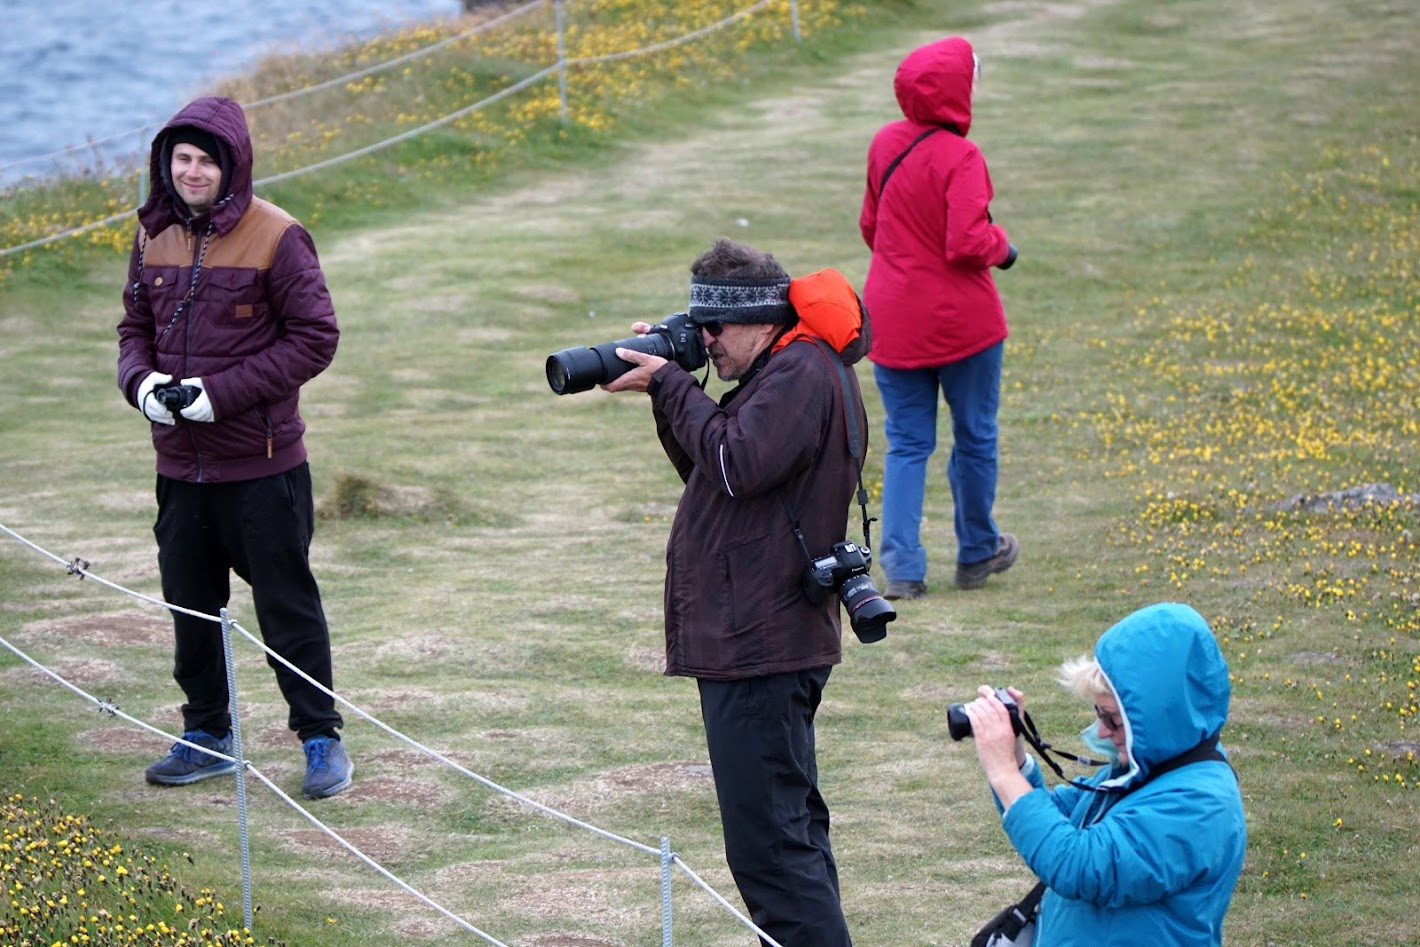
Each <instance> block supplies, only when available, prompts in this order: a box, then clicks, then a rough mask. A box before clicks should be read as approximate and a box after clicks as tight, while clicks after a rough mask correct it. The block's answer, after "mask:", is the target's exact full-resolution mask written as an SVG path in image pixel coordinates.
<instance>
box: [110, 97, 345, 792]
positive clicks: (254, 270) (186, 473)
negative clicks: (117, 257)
mask: <svg viewBox="0 0 1420 947" xmlns="http://www.w3.org/2000/svg"><path fill="white" fill-rule="evenodd" d="M150 175H151V180H152V182H153V183H152V193H151V194H150V196H149V198H148V201H147V202H146V203H145V204H144V205H143V206H142V207H141V208H140V209H139V211H138V220H139V228H138V232H137V234H136V236H135V238H134V242H133V254H132V257H131V259H130V262H129V268H128V282H127V284H126V285H125V287H124V292H123V307H124V316H123V320H122V321H121V322H120V323H119V325H118V338H119V355H118V386H119V389H120V390H121V391H122V392H123V394H124V397H125V398H127V399H128V401H129V402H130V403H131V404H133V405H134V406H136V407H137V408H138V410H139V411H141V412H142V413H143V414H144V415H146V416H147V419H148V421H149V423H150V426H151V429H152V437H153V446H154V447H155V448H156V450H157V468H158V482H157V499H158V518H157V522H156V523H155V525H154V527H153V532H154V534H155V536H156V537H157V541H158V565H159V568H160V570H161V572H162V580H163V596H164V598H165V599H166V600H167V601H168V602H169V603H170V604H173V605H177V606H181V607H182V608H185V609H190V610H192V611H195V612H199V613H201V614H204V615H215V614H217V613H218V612H219V611H220V610H221V609H222V608H225V607H226V605H227V601H228V597H229V595H230V573H231V572H232V571H235V572H236V573H237V575H239V576H240V577H241V578H242V579H244V580H246V581H247V582H248V583H249V584H250V585H251V588H252V601H253V605H254V606H255V609H256V617H257V621H258V623H259V624H260V627H261V633H262V637H263V638H264V639H265V641H266V643H267V646H268V647H270V648H271V649H272V650H273V651H275V652H276V653H277V654H280V655H281V656H283V657H284V658H285V659H286V660H288V661H290V662H291V663H292V664H293V665H294V666H295V667H297V668H300V669H301V671H302V672H303V673H305V674H307V675H309V676H310V677H311V679H312V680H315V681H318V682H320V684H321V685H322V686H324V687H325V688H327V689H329V688H330V687H331V684H332V667H331V657H330V634H329V630H328V628H327V626H326V620H325V613H324V610H323V609H322V607H321V600H320V591H319V589H318V588H317V586H316V581H315V578H314V576H312V574H311V568H310V558H309V552H310V542H311V537H312V535H313V532H314V505H313V501H312V494H311V474H310V468H309V466H308V465H307V463H306V449H305V445H304V443H303V441H302V435H303V433H304V432H305V423H304V422H303V421H302V420H301V416H300V414H299V413H298V411H297V402H298V399H299V397H300V389H301V386H302V385H303V384H305V383H306V382H307V381H309V380H310V379H312V378H314V377H315V376H316V375H318V374H319V373H320V372H321V371H322V370H323V369H324V368H325V367H326V366H327V365H329V364H330V361H331V359H332V358H333V357H334V355H335V348H336V343H337V341H338V339H339V330H338V329H337V327H336V322H335V310H334V308H333V306H332V304H331V300H330V294H329V292H328V291H327V290H326V285H325V277H324V275H323V274H322V272H321V268H320V262H319V260H318V259H317V257H316V250H315V245H314V244H313V243H312V242H311V238H310V235H309V234H308V233H307V232H306V231H305V229H304V228H303V227H301V225H300V224H299V223H297V222H296V221H295V219H293V218H292V217H291V216H290V215H289V214H287V213H286V212H285V211H283V210H281V209H280V208H279V207H276V206H275V205H273V204H270V203H268V202H266V201H263V200H261V199H259V198H257V197H255V196H253V194H252V146H251V136H250V133H249V132H248V131H247V124H246V116H245V115H244V114H243V113H242V109H241V106H240V105H238V104H237V103H236V102H233V101H232V100H231V99H226V98H218V97H206V98H200V99H197V100H196V101H194V102H192V103H190V104H188V105H187V106H185V107H184V108H183V109H182V110H181V111H179V112H178V114H177V115H175V116H174V117H173V119H172V120H171V121H169V122H168V124H167V125H166V126H164V128H163V129H162V131H160V132H159V133H158V134H157V136H156V137H155V138H154V139H153V147H152V155H151V159H150ZM173 622H174V632H175V637H176V659H175V662H174V669H173V676H174V678H175V679H176V680H177V682H178V684H179V685H180V686H181V687H182V689H183V692H184V694H185V695H186V696H187V702H186V703H184V704H183V707H182V715H183V730H184V732H183V739H182V741H180V742H178V743H174V744H173V746H172V749H171V751H170V752H169V755H168V756H166V757H164V758H163V759H161V760H158V761H157V762H155V763H153V764H152V765H151V766H149V767H148V769H147V770H146V772H145V773H144V776H145V778H146V779H147V781H148V782H150V783H154V784H156V785H170V786H171V785H187V784H189V783H194V782H197V781H199V780H202V779H208V778H210V777H213V776H219V775H222V774H224V773H230V772H232V771H233V770H234V769H235V763H234V762H233V761H231V760H230V759H222V758H220V757H217V756H213V755H211V754H210V753H209V752H206V751H213V752H216V753H222V754H228V753H230V749H231V742H230V741H231V737H230V728H231V717H230V714H229V710H228V693H227V668H226V661H225V657H224V654H223V648H222V638H221V631H220V626H219V625H217V624H216V623H214V622H212V621H210V620H208V619H205V618H198V617H195V616H193V615H189V614H186V613H184V612H179V611H174V612H173ZM268 662H269V663H270V664H271V666H272V667H273V668H274V669H275V671H276V679H277V682H278V684H279V685H280V687H281V692H282V694H283V696H284V697H285V698H286V702H287V704H288V706H289V708H290V716H289V724H290V727H291V729H292V730H294V731H295V732H296V735H297V737H298V738H299V739H300V740H301V741H302V744H303V746H304V749H305V753H306V777H305V781H304V783H303V785H302V791H303V792H304V793H305V794H306V796H307V797H309V798H319V797H324V796H332V795H335V794H336V793H338V792H341V791H342V790H344V789H345V788H346V787H348V786H349V785H350V780H351V776H352V774H353V772H354V766H353V765H352V764H351V762H350V757H349V756H348V755H347V753H346V751H345V748H344V746H343V745H342V743H341V741H340V735H339V733H338V728H339V727H341V726H342V725H343V721H342V720H341V717H340V714H339V713H338V712H337V711H336V709H335V701H334V699H333V698H332V697H331V696H330V695H329V694H326V693H323V692H322V691H321V690H320V689H319V688H316V687H314V686H312V685H311V684H310V683H309V682H308V681H306V680H303V679H302V678H301V677H300V675H298V674H296V673H294V672H293V671H291V670H290V669H289V668H287V667H286V666H285V665H283V664H281V663H280V662H278V661H276V660H274V659H268Z"/></svg>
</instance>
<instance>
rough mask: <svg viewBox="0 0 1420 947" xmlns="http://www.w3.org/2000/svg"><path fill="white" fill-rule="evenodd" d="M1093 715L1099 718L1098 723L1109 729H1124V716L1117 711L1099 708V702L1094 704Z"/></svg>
mask: <svg viewBox="0 0 1420 947" xmlns="http://www.w3.org/2000/svg"><path fill="white" fill-rule="evenodd" d="M1095 716H1096V717H1098V718H1100V723H1102V724H1104V725H1105V726H1106V727H1109V729H1111V730H1122V729H1124V718H1123V717H1122V716H1120V715H1119V714H1117V713H1110V712H1109V711H1107V710H1101V709H1100V705H1099V704H1095Z"/></svg>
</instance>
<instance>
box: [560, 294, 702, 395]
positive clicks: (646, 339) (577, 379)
mask: <svg viewBox="0 0 1420 947" xmlns="http://www.w3.org/2000/svg"><path fill="white" fill-rule="evenodd" d="M619 348H621V349H634V350H635V351H637V352H645V353H647V354H648V355H659V356H660V357H661V358H665V359H669V360H670V361H672V362H675V363H676V364H677V365H679V366H680V367H681V368H683V369H685V370H686V371H688V372H693V371H695V370H696V369H699V368H701V367H703V366H704V365H705V361H706V354H705V343H704V342H702V341H701V339H700V329H699V327H697V326H694V325H692V324H691V322H690V316H689V315H688V314H687V313H684V312H677V313H675V314H674V315H670V316H666V318H665V319H663V320H661V323H660V325H657V326H656V327H655V328H653V329H652V330H651V331H650V332H647V333H646V334H645V335H633V336H632V337H631V338H629V339H618V340H617V341H615V342H603V343H602V344H601V345H593V346H592V347H590V348H588V347H586V346H577V347H576V348H570V349H563V350H562V351H560V352H553V353H552V354H551V355H549V356H548V357H547V383H548V385H550V386H551V387H552V390H553V391H554V392H555V393H557V394H559V395H570V394H573V393H574V392H578V391H589V390H590V389H592V388H595V387H596V386H597V385H604V384H606V383H607V382H609V381H611V380H612V379H613V378H620V377H621V376H622V375H624V374H626V373H627V372H629V371H630V370H631V369H633V368H635V367H636V366H634V365H632V364H631V363H630V362H623V361H622V360H621V359H619V358H617V357H616V350H617V349H619Z"/></svg>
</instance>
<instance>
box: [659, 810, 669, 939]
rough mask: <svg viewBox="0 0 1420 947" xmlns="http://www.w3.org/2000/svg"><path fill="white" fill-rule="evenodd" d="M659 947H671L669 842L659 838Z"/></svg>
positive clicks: (664, 838) (666, 839)
mask: <svg viewBox="0 0 1420 947" xmlns="http://www.w3.org/2000/svg"><path fill="white" fill-rule="evenodd" d="M661 947H671V840H670V839H668V838H666V837H665V836H664V835H662V836H661Z"/></svg>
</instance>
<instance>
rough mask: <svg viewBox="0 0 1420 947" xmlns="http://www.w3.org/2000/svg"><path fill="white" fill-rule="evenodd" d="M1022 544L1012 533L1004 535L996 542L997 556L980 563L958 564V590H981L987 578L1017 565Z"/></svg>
mask: <svg viewBox="0 0 1420 947" xmlns="http://www.w3.org/2000/svg"><path fill="white" fill-rule="evenodd" d="M1020 551H1021V547H1020V544H1019V543H1017V542H1016V537H1014V536H1012V535H1011V534H1010V533H1002V534H1001V536H1000V537H999V539H997V542H996V555H994V556H992V557H991V558H990V559H983V560H981V561H980V562H968V563H960V562H959V563H957V588H959V589H979V588H981V587H982V586H983V585H985V584H986V580H987V578H989V577H990V576H992V575H995V574H996V573H997V572H1005V571H1006V570H1007V569H1009V568H1011V566H1013V565H1015V563H1016V556H1017V555H1018V554H1019V553H1020Z"/></svg>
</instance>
